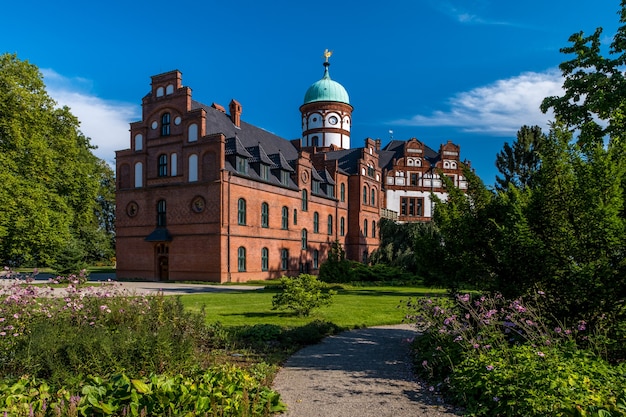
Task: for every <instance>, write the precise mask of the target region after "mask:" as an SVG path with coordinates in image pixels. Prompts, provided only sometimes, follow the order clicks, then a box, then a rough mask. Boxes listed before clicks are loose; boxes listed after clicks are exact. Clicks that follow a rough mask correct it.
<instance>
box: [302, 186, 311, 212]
mask: <svg viewBox="0 0 626 417" xmlns="http://www.w3.org/2000/svg"><path fill="white" fill-rule="evenodd" d="M308 209H309V193H307V191H306V190H302V211H307V210H308Z"/></svg>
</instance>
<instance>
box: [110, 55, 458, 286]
mask: <svg viewBox="0 0 626 417" xmlns="http://www.w3.org/2000/svg"><path fill="white" fill-rule="evenodd" d="M329 56H330V53H326V62H324V75H323V77H322V78H321V79H320V80H319V81H317V82H315V83H313V84H312V85H311V86H310V87H309V88H308V90H307V91H306V93H305V96H304V102H303V104H302V106H301V107H300V112H301V115H302V137H301V138H300V139H295V140H287V139H283V138H281V137H279V136H276V135H274V134H272V133H269V132H267V131H266V130H263V129H261V128H258V127H255V126H253V125H250V124H248V123H246V122H244V121H243V120H242V119H241V113H242V106H241V104H240V103H239V102H237V101H236V100H232V101H231V102H230V104H229V105H228V111H227V110H226V109H225V108H224V107H223V106H221V105H219V104H216V103H213V104H211V105H205V104H202V103H199V102H197V101H195V100H193V99H192V96H191V89H190V88H189V87H185V86H183V84H182V74H181V73H180V72H179V71H177V70H176V71H171V72H167V73H164V74H160V75H155V76H153V77H152V88H151V91H150V93H148V94H147V95H146V96H145V97H144V98H143V100H142V119H141V120H140V121H138V122H134V123H131V125H130V148H129V149H125V150H120V151H117V152H116V172H117V204H116V233H117V242H116V245H117V276H118V278H138V279H149V280H151V279H158V280H199V281H213V282H245V281H249V280H259V279H269V278H277V277H281V276H283V275H297V274H299V273H302V272H305V273H312V274H317V272H318V269H319V267H320V265H321V263H322V262H324V261H325V260H326V258H327V256H328V251H329V249H330V246H331V243H332V242H334V241H338V242H339V243H341V245H342V246H343V248H344V249H345V251H346V256H347V257H348V258H349V259H352V260H357V261H362V262H367V259H368V256H369V254H370V253H371V252H372V251H373V250H375V249H377V248H378V245H379V233H378V224H379V222H380V219H381V218H382V217H387V218H391V219H394V220H396V221H401V222H406V221H428V220H429V219H430V217H431V211H432V202H431V197H430V196H431V195H432V193H434V194H435V195H438V196H439V197H440V198H444V199H445V196H446V194H445V189H444V188H443V184H442V181H441V178H440V175H442V174H443V175H446V176H447V177H449V178H450V179H451V180H452V181H453V183H454V184H455V185H456V186H458V187H460V188H462V189H463V188H466V187H467V184H466V181H465V179H464V177H463V173H462V169H461V168H462V166H463V163H461V162H460V159H459V157H460V155H459V153H460V152H459V151H460V150H459V147H458V146H457V145H455V144H453V143H451V142H447V143H446V144H443V145H441V146H440V148H439V150H438V151H434V150H433V149H431V148H429V147H427V146H426V145H424V144H423V143H422V142H421V141H419V140H417V139H410V140H407V141H398V140H394V141H391V142H390V143H388V144H387V145H386V146H384V147H381V141H380V140H374V139H370V138H367V139H365V141H364V145H363V147H358V148H352V147H351V146H350V140H351V138H350V127H351V123H352V110H353V107H352V105H351V104H350V100H349V96H348V93H347V91H346V90H345V88H344V87H343V86H342V85H341V84H339V83H337V82H336V81H334V80H332V79H331V78H330V74H329V66H330V64H329V62H328V57H329Z"/></svg>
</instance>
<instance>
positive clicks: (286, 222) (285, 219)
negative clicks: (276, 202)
mask: <svg viewBox="0 0 626 417" xmlns="http://www.w3.org/2000/svg"><path fill="white" fill-rule="evenodd" d="M281 227H282V228H283V230H287V229H289V209H288V208H287V207H285V206H283V210H282V221H281Z"/></svg>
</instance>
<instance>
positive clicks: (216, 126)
mask: <svg viewBox="0 0 626 417" xmlns="http://www.w3.org/2000/svg"><path fill="white" fill-rule="evenodd" d="M191 108H192V109H199V108H202V109H204V110H205V111H206V134H207V135H210V134H214V133H221V134H223V135H224V136H226V138H227V139H228V138H234V137H235V135H236V136H237V138H238V139H239V141H240V143H241V145H242V146H243V147H244V148H252V147H254V146H258V145H259V144H261V145H262V146H263V149H264V150H265V153H266V154H267V155H272V154H277V153H279V152H281V153H282V154H283V156H284V157H285V158H286V159H287V160H294V159H297V158H298V150H297V149H296V148H295V147H294V146H293V144H292V143H291V142H290V141H288V140H287V139H284V138H281V137H280V136H277V135H275V134H273V133H270V132H268V131H267V130H264V129H261V128H259V127H256V126H253V125H251V124H249V123H246V122H244V121H241V126H240V127H236V126H235V125H234V124H233V122H232V121H231V120H230V116H228V115H227V114H225V113H223V112H221V111H220V110H217V109H215V108H213V107H211V106H207V105H205V104H202V103H199V102H197V101H195V100H192V103H191Z"/></svg>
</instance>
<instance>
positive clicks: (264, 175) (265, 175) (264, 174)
mask: <svg viewBox="0 0 626 417" xmlns="http://www.w3.org/2000/svg"><path fill="white" fill-rule="evenodd" d="M260 171H261V172H260V173H259V175H261V179H262V180H265V181H269V179H270V166H269V165H265V164H261V168H260Z"/></svg>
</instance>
